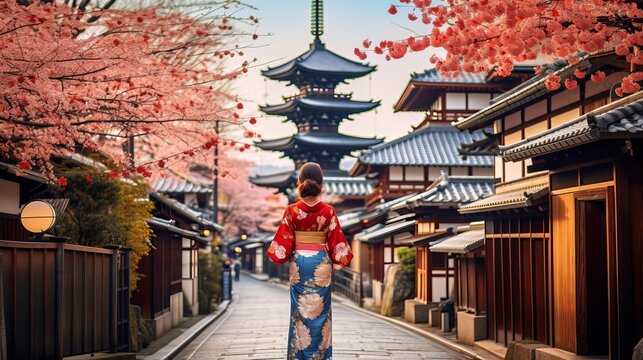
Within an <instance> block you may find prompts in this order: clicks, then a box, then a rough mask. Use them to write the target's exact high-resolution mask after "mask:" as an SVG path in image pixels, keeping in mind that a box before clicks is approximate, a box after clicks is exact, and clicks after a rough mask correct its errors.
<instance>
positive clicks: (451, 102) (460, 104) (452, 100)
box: [446, 93, 467, 110]
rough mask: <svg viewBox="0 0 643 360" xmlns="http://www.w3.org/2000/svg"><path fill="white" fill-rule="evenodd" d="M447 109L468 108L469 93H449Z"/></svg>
mask: <svg viewBox="0 0 643 360" xmlns="http://www.w3.org/2000/svg"><path fill="white" fill-rule="evenodd" d="M446 96H447V109H449V110H454V109H466V108H467V94H464V93H447V94H446Z"/></svg>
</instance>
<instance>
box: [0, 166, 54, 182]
mask: <svg viewBox="0 0 643 360" xmlns="http://www.w3.org/2000/svg"><path fill="white" fill-rule="evenodd" d="M0 170H2V171H6V172H8V173H11V174H14V175H18V174H21V175H20V176H21V177H23V178H25V179H29V180H31V181H36V182H39V183H43V184H48V183H51V181H50V180H49V179H47V177H45V176H44V175H42V174H41V173H39V172H38V171H33V170H24V169H21V168H19V167H18V166H17V165H15V164H9V163H5V162H0Z"/></svg>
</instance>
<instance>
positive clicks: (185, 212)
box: [132, 192, 223, 336]
mask: <svg viewBox="0 0 643 360" xmlns="http://www.w3.org/2000/svg"><path fill="white" fill-rule="evenodd" d="M149 199H150V200H151V201H152V202H153V203H154V206H155V209H154V211H153V215H154V218H153V219H152V220H150V221H148V225H149V226H150V227H151V228H152V231H153V236H152V238H151V239H150V241H151V243H152V250H151V251H150V253H149V254H148V255H147V256H145V257H143V258H141V264H140V265H139V268H140V271H141V273H142V274H145V276H144V277H143V278H141V280H139V286H138V289H137V290H136V291H135V292H134V294H133V296H132V302H133V303H134V304H136V305H139V306H141V314H142V316H143V318H144V319H149V320H151V321H152V323H153V324H154V327H155V334H156V336H160V335H162V334H163V333H165V332H166V331H168V330H169V329H171V328H172V327H174V326H176V325H177V324H178V323H180V322H181V321H182V320H183V317H184V316H194V315H196V314H198V313H199V301H198V299H199V296H198V294H199V292H198V291H199V284H198V251H199V250H201V251H209V250H208V249H211V243H212V241H213V239H215V238H217V237H218V234H219V233H221V232H222V231H223V227H222V226H220V225H219V224H216V223H214V222H212V221H210V220H207V219H206V217H207V216H206V215H205V214H203V213H201V212H199V211H196V210H194V209H192V208H190V207H189V206H187V205H185V204H183V203H181V202H180V201H178V200H176V199H173V198H170V197H167V196H165V195H162V194H159V193H155V192H153V193H150V194H149ZM151 273H154V275H153V276H152V275H149V274H151Z"/></svg>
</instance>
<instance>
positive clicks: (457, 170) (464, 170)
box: [451, 166, 469, 176]
mask: <svg viewBox="0 0 643 360" xmlns="http://www.w3.org/2000/svg"><path fill="white" fill-rule="evenodd" d="M451 175H453V176H466V175H469V168H468V167H465V166H454V167H452V168H451Z"/></svg>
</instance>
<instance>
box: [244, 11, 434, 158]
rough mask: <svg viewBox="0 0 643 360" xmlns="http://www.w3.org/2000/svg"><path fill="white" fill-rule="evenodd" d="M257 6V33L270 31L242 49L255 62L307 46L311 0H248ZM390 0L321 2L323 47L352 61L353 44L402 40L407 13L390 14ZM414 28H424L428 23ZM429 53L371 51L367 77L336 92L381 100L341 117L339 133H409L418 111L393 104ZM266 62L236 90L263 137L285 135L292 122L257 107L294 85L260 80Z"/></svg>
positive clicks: (257, 154)
mask: <svg viewBox="0 0 643 360" xmlns="http://www.w3.org/2000/svg"><path fill="white" fill-rule="evenodd" d="M247 2H248V3H250V4H252V5H254V6H256V7H257V8H258V11H257V12H256V14H258V15H259V17H260V18H261V21H260V23H259V26H258V29H257V33H259V34H270V36H265V37H264V36H262V37H260V38H259V39H258V40H256V41H254V42H253V45H257V46H259V45H262V46H261V47H257V48H254V49H247V50H245V52H246V54H247V58H249V59H252V58H253V57H256V58H258V63H260V64H263V63H270V64H269V66H276V65H279V64H281V63H283V62H285V61H288V60H290V59H292V58H294V57H296V56H298V55H300V54H301V53H303V52H305V51H306V50H307V49H308V48H309V44H310V43H311V41H312V39H313V37H312V35H311V34H310V1H309V0H249V1H247ZM390 4H391V1H390V0H326V1H324V15H325V16H324V19H325V21H324V25H325V26H324V29H325V31H324V35H323V36H322V41H324V42H325V43H326V45H327V47H328V48H329V49H330V50H332V51H334V52H336V53H338V54H340V55H342V56H344V57H347V58H349V59H352V60H357V58H356V57H355V56H354V54H353V49H354V48H355V47H357V46H359V45H360V44H361V43H362V40H364V39H366V38H369V39H372V40H373V42H375V41H379V40H383V39H387V40H397V39H404V38H406V37H408V36H410V35H411V33H410V32H409V30H406V29H403V28H401V27H400V26H398V25H397V24H400V25H402V26H405V27H408V26H409V25H410V22H409V21H408V20H406V15H405V14H401V13H402V11H400V13H398V15H396V16H391V15H390V14H389V13H388V12H387V9H388V7H389V6H390ZM417 29H419V30H423V31H425V32H426V27H423V26H420V27H418V28H417ZM430 55H431V53H430V52H428V51H427V52H423V53H418V54H409V55H407V56H406V57H405V58H404V59H403V60H402V61H394V60H392V61H386V60H385V59H384V58H383V57H381V56H376V55H374V54H372V53H371V54H369V57H368V59H367V61H368V62H370V63H371V64H375V65H377V70H376V71H375V72H374V73H372V74H371V75H370V77H369V76H365V77H363V78H360V79H357V80H352V81H350V82H349V84H348V85H343V86H340V88H339V91H340V92H353V93H354V94H353V97H354V98H355V99H358V100H367V99H370V98H373V99H375V100H381V101H382V105H381V106H380V107H379V108H377V110H376V111H371V112H368V113H365V114H361V115H357V116H355V117H354V118H355V121H344V122H343V123H342V125H341V126H340V132H343V133H345V134H351V135H356V136H364V137H372V136H378V137H386V139H387V140H391V139H394V138H397V137H399V136H402V135H404V134H407V133H408V132H409V131H410V130H411V125H416V124H417V123H419V122H420V121H421V120H422V117H423V114H421V113H404V112H401V113H393V105H394V104H395V102H396V101H397V99H398V98H399V97H400V95H401V93H402V91H403V90H404V88H405V86H406V84H407V83H408V81H409V79H410V74H411V73H412V72H416V71H423V70H425V69H427V68H430V67H431V65H430V64H429V61H428V59H429V57H430ZM267 66H268V65H263V66H261V67H258V68H252V69H250V71H249V72H248V74H247V76H246V77H245V78H243V79H241V80H240V81H239V82H238V84H237V87H236V89H235V90H236V92H237V93H238V94H239V95H240V96H241V97H243V98H244V99H246V103H247V106H246V112H245V115H247V116H257V118H258V119H259V123H258V125H256V129H257V130H258V131H259V132H260V133H261V134H262V136H263V137H264V138H266V139H273V138H277V137H283V136H287V135H290V134H292V133H294V132H295V127H294V126H293V125H292V124H290V123H288V124H283V123H282V122H281V120H283V118H279V117H262V118H260V116H263V114H262V113H260V112H259V111H258V109H257V107H258V105H259V104H264V103H266V102H267V103H270V104H274V103H279V102H281V96H288V95H293V94H295V93H296V91H297V90H296V88H295V87H293V86H289V87H287V86H285V84H284V83H280V82H276V81H271V80H268V81H266V80H264V78H263V77H262V76H261V74H260V70H261V69H265V68H266V67H267ZM245 154H247V155H250V156H252V157H253V158H255V159H256V160H257V162H258V163H259V164H275V165H288V164H289V161H287V160H278V156H279V155H278V154H275V153H269V152H261V151H259V150H253V151H251V152H250V153H248V152H246V153H245Z"/></svg>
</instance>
